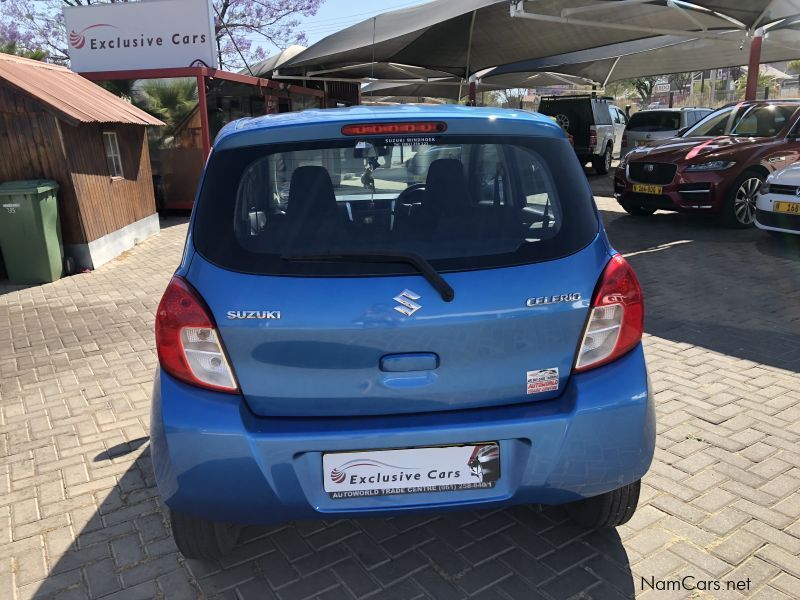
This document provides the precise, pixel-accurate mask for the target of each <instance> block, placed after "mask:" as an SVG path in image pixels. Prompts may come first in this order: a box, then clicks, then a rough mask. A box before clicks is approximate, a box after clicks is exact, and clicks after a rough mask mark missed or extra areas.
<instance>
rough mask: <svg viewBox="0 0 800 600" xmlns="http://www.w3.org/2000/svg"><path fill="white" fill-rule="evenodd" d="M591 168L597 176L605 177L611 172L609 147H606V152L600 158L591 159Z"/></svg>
mask: <svg viewBox="0 0 800 600" xmlns="http://www.w3.org/2000/svg"><path fill="white" fill-rule="evenodd" d="M592 167H594V170H595V172H596V173H598V174H599V175H605V174H606V173H608V172H609V171H610V170H611V146H606V151H605V152H603V154H602V155H601V156H596V157H594V158H593V159H592Z"/></svg>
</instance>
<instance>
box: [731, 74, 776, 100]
mask: <svg viewBox="0 0 800 600" xmlns="http://www.w3.org/2000/svg"><path fill="white" fill-rule="evenodd" d="M764 88H769V93H770V96H772V94H773V93H774V91H775V78H774V77H773V76H771V75H768V74H767V73H765V72H763V71H759V73H758V84H757V85H756V94H762V93H763V92H764ZM746 89H747V75H746V74H744V75H743V76H742V77H739V79H737V80H736V93H737V94H738V95H739V98H740V99H742V98H744V94H745V91H746Z"/></svg>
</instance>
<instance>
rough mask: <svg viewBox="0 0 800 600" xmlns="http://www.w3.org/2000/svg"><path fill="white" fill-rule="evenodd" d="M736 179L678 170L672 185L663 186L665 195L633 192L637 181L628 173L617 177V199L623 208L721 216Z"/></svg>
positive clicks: (722, 173)
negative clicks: (626, 205)
mask: <svg viewBox="0 0 800 600" xmlns="http://www.w3.org/2000/svg"><path fill="white" fill-rule="evenodd" d="M734 179H735V177H734V176H732V175H731V174H730V173H728V172H727V171H705V172H703V171H700V172H696V173H686V172H684V171H681V170H678V172H677V173H676V174H675V177H674V178H673V179H672V181H670V182H669V183H666V184H663V185H662V186H661V188H662V189H661V194H643V193H637V192H634V191H633V186H634V184H636V183H637V182H636V181H632V180H631V179H629V178H628V176H627V175H626V173H625V171H624V170H620V169H617V170H616V172H615V173H614V197H615V198H616V199H617V201H618V202H619V203H620V204H630V205H634V206H642V207H645V208H657V209H661V210H673V211H678V212H691V213H717V212H720V211H721V210H722V208H723V206H724V205H725V200H726V198H727V195H728V191H729V186H730V184H731V182H732V181H734Z"/></svg>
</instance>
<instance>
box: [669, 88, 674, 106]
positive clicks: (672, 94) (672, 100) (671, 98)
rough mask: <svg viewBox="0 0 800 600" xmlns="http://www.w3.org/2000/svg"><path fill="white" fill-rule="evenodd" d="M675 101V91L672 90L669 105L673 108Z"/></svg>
mask: <svg viewBox="0 0 800 600" xmlns="http://www.w3.org/2000/svg"><path fill="white" fill-rule="evenodd" d="M674 102H675V92H673V91H672V90H670V91H669V107H670V108H672V105H673V103H674Z"/></svg>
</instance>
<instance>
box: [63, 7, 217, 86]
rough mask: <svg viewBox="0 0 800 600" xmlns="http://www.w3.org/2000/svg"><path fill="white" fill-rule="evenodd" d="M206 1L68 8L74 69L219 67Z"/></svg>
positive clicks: (82, 70)
mask: <svg viewBox="0 0 800 600" xmlns="http://www.w3.org/2000/svg"><path fill="white" fill-rule="evenodd" d="M211 15H212V13H211V6H210V2H209V1H208V0H150V1H148V2H117V3H113V4H93V5H90V6H70V7H65V8H64V21H65V23H66V26H67V35H68V38H69V39H68V42H69V58H70V62H71V67H72V70H73V71H77V72H78V73H89V72H92V71H121V70H131V69H159V68H169V67H188V66H191V65H192V63H194V62H195V61H197V60H200V61H202V62H203V63H205V64H206V65H208V66H209V67H217V47H216V39H215V37H214V25H213V21H212V17H211Z"/></svg>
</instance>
